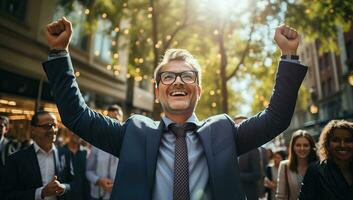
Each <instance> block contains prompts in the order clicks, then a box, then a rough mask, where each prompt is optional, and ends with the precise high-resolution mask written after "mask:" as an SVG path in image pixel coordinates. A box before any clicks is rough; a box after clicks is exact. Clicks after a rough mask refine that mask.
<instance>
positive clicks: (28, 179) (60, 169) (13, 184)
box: [1, 145, 73, 200]
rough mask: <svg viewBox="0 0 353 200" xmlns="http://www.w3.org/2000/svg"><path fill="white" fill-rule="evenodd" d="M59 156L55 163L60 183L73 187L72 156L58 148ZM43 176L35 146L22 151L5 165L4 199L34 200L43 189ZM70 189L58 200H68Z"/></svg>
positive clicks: (13, 155) (9, 158)
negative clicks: (39, 190)
mask: <svg viewBox="0 0 353 200" xmlns="http://www.w3.org/2000/svg"><path fill="white" fill-rule="evenodd" d="M57 150H58V156H57V159H55V160H56V162H55V165H56V166H55V175H56V176H57V177H58V181H59V182H60V183H66V184H68V186H70V187H71V185H72V184H73V182H72V181H73V174H72V170H71V168H70V167H71V164H70V163H71V156H70V153H69V151H67V150H66V149H63V148H60V147H57ZM42 186H43V184H42V175H41V173H40V168H39V164H38V159H37V155H36V153H35V150H34V146H33V145H31V146H29V147H28V148H26V149H23V150H20V151H18V152H16V153H14V154H12V155H10V156H9V157H8V160H7V162H6V165H5V171H4V180H3V182H2V184H1V187H2V188H3V194H2V196H1V197H2V198H4V199H5V200H27V199H28V200H33V199H34V197H35V191H36V189H37V188H39V187H42ZM70 187H68V188H66V191H65V194H63V195H62V196H59V197H58V200H68V199H70V198H68V196H67V195H68V194H69V193H70Z"/></svg>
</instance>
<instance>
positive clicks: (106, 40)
mask: <svg viewBox="0 0 353 200" xmlns="http://www.w3.org/2000/svg"><path fill="white" fill-rule="evenodd" d="M110 28H111V23H110V22H109V21H108V20H103V19H99V20H98V25H97V31H96V35H95V39H94V55H95V56H97V57H99V58H100V59H101V60H103V61H105V62H107V63H112V56H111V55H112V52H111V46H112V41H113V38H114V37H115V35H116V33H115V32H114V31H111V29H110Z"/></svg>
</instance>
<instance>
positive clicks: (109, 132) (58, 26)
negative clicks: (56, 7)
mask: <svg viewBox="0 0 353 200" xmlns="http://www.w3.org/2000/svg"><path fill="white" fill-rule="evenodd" d="M44 33H45V36H46V38H47V40H48V44H49V47H50V49H51V50H54V49H55V51H56V52H60V54H58V55H54V56H53V55H51V56H50V57H49V61H46V62H44V63H43V67H44V70H45V72H46V74H47V76H48V80H49V82H50V85H51V89H52V92H53V93H54V95H55V101H56V104H57V107H58V109H59V113H60V116H61V119H62V122H63V123H64V125H65V126H66V127H68V128H69V129H70V130H72V131H73V132H74V133H75V134H77V135H79V136H80V137H81V138H83V139H85V140H86V141H88V142H89V143H91V144H93V145H94V146H97V147H98V148H100V149H102V150H104V151H106V152H109V153H111V154H113V155H115V156H119V152H120V147H121V144H122V139H123V136H124V126H123V125H122V124H121V123H119V122H117V121H115V120H112V119H110V118H108V117H105V116H103V115H101V114H99V113H96V112H95V111H93V110H91V109H90V108H89V107H88V106H87V105H86V103H85V101H84V99H83V98H82V95H81V92H80V90H79V87H78V85H77V82H76V78H75V75H74V69H73V66H72V63H71V59H70V57H69V55H68V53H66V54H65V51H63V50H66V51H68V50H69V48H68V46H69V43H70V40H71V36H72V26H71V22H70V21H68V20H67V19H66V18H64V17H63V18H61V19H60V20H58V21H56V22H53V23H51V24H48V25H47V26H46V27H45V29H44ZM55 51H51V52H55Z"/></svg>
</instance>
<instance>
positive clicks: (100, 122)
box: [43, 57, 307, 200]
mask: <svg viewBox="0 0 353 200" xmlns="http://www.w3.org/2000/svg"><path fill="white" fill-rule="evenodd" d="M43 66H44V70H45V72H46V73H47V76H48V79H49V82H50V84H51V87H52V91H53V92H54V94H55V96H56V104H57V106H58V109H59V112H60V115H61V119H62V121H63V123H64V124H65V126H66V127H68V128H69V129H71V130H72V131H73V132H74V133H76V134H78V135H79V136H80V137H82V138H83V139H85V140H86V141H88V142H89V143H91V144H93V145H94V146H96V147H98V148H100V149H102V150H104V151H106V152H109V153H111V154H113V155H115V156H117V157H119V166H118V171H117V174H116V178H115V180H119V181H117V182H115V183H114V186H113V192H112V196H111V199H113V200H116V199H139V200H144V199H152V195H153V187H154V183H155V171H156V163H157V157H158V150H159V145H160V140H161V135H162V132H163V130H164V129H165V127H164V124H163V123H160V122H159V121H154V120H152V119H150V118H148V117H145V116H141V115H134V116H132V117H130V118H129V119H128V120H126V121H125V122H123V123H119V122H117V121H115V120H112V119H110V118H109V117H105V116H103V115H101V114H99V113H96V112H95V111H93V110H91V109H90V108H89V107H88V106H87V105H86V103H85V101H84V99H83V98H82V95H81V93H80V90H79V88H78V86H77V82H76V79H75V75H74V71H73V67H72V64H71V60H70V58H69V57H62V58H56V59H53V60H50V61H47V62H45V63H43ZM306 71H307V67H305V66H302V65H299V64H294V63H289V62H281V63H280V66H279V69H278V74H277V76H276V85H275V88H274V93H273V96H272V98H271V100H270V104H269V107H268V108H267V109H265V110H264V111H263V112H261V113H259V114H257V115H255V116H253V117H251V118H249V119H248V120H246V121H244V122H243V123H242V124H241V125H239V126H237V125H235V124H234V122H233V120H232V119H231V118H230V117H229V116H228V115H225V114H223V115H217V116H213V117H210V118H208V119H206V120H204V121H201V122H200V123H198V124H197V127H198V129H197V130H196V131H195V132H196V134H198V135H199V137H200V140H201V143H202V146H203V148H204V151H205V155H206V159H207V165H208V169H209V183H210V189H211V193H212V199H222V200H226V199H244V198H245V197H244V194H243V191H242V188H241V184H240V177H239V167H238V161H237V156H238V155H241V154H243V153H245V152H247V151H249V150H251V149H254V148H256V147H258V146H260V145H262V144H264V143H266V142H268V141H270V140H271V139H272V138H274V137H275V136H277V135H278V134H280V133H281V132H282V131H284V130H285V129H286V128H287V127H288V126H289V124H290V121H291V117H292V115H293V111H294V107H295V102H296V99H297V92H298V89H299V87H300V84H301V82H302V80H303V78H304V76H305V74H306Z"/></svg>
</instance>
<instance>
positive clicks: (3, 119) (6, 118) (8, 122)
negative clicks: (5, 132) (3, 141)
mask: <svg viewBox="0 0 353 200" xmlns="http://www.w3.org/2000/svg"><path fill="white" fill-rule="evenodd" d="M0 121H2V122H3V123H4V124H5V126H6V128H9V125H10V120H9V118H8V117H6V116H3V115H0Z"/></svg>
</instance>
